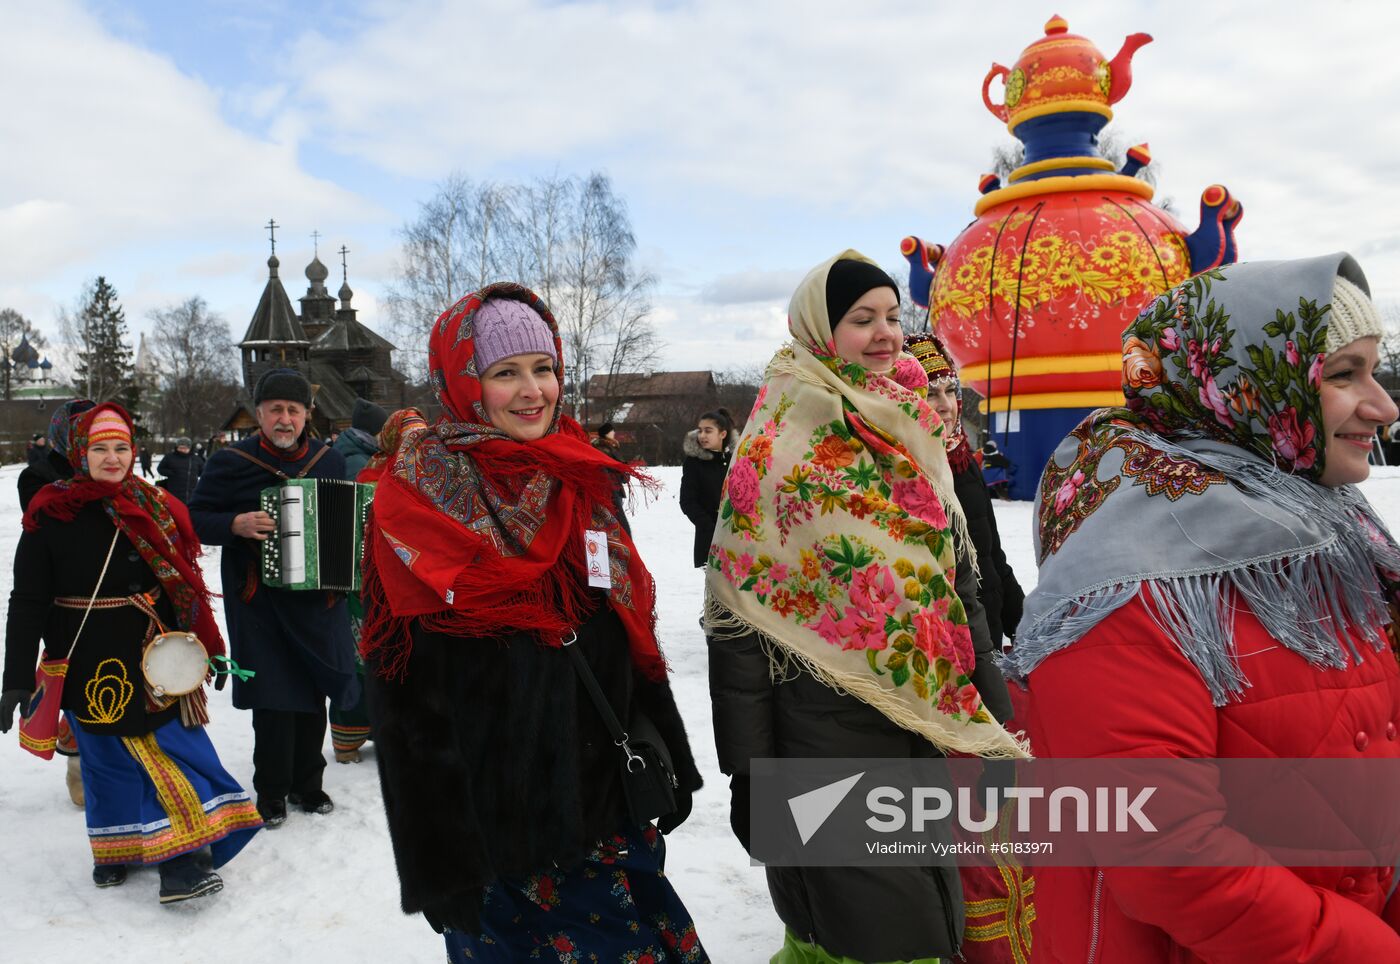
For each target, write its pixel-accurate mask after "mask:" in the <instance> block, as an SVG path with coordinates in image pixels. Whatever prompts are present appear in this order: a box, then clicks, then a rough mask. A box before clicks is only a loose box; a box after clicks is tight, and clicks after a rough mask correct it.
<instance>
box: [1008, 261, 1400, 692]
mask: <svg viewBox="0 0 1400 964" xmlns="http://www.w3.org/2000/svg"><path fill="white" fill-rule="evenodd" d="M1339 276H1340V277H1343V278H1346V279H1347V280H1348V281H1351V282H1352V283H1353V284H1356V285H1357V286H1358V287H1360V288H1361V289H1362V290H1363V291H1369V289H1368V287H1367V285H1366V279H1365V276H1364V275H1363V274H1362V273H1361V269H1360V267H1358V265H1357V264H1356V262H1355V261H1354V260H1352V258H1351V257H1350V256H1349V255H1345V254H1333V255H1327V256H1324V257H1320V258H1310V259H1306V260H1301V261H1274V262H1253V263H1246V264H1236V265H1231V266H1229V267H1226V268H1222V269H1217V270H1214V271H1211V272H1208V273H1206V274H1203V275H1200V276H1198V277H1195V278H1192V279H1190V280H1188V281H1185V282H1183V283H1182V284H1180V285H1178V286H1177V287H1175V288H1173V289H1172V290H1170V291H1168V292H1166V293H1165V294H1163V295H1161V296H1160V297H1159V298H1157V299H1156V300H1155V301H1153V302H1152V303H1151V304H1150V305H1148V306H1147V308H1146V309H1144V310H1143V312H1142V313H1141V314H1140V315H1139V316H1138V318H1137V320H1136V321H1134V322H1133V324H1132V325H1130V326H1129V327H1128V329H1127V330H1126V331H1125V332H1124V334H1123V392H1124V394H1125V396H1126V397H1127V406H1126V407H1125V408H1116V409H1102V410H1100V411H1097V412H1094V413H1093V414H1092V415H1090V416H1089V417H1088V418H1086V419H1085V420H1084V421H1083V422H1082V423H1081V424H1080V425H1079V426H1078V427H1077V428H1075V429H1074V431H1072V432H1071V433H1070V434H1069V436H1068V437H1067V438H1066V439H1065V440H1064V441H1063V442H1062V443H1060V446H1059V447H1058V448H1057V449H1056V451H1055V454H1054V456H1053V457H1052V458H1051V460H1050V463H1049V464H1048V465H1047V466H1046V468H1045V474H1044V475H1043V476H1042V477H1041V480H1040V490H1039V493H1038V502H1039V510H1038V512H1039V517H1038V518H1039V525H1038V527H1037V531H1036V553H1037V557H1038V560H1039V562H1040V579H1039V584H1038V586H1037V587H1036V589H1035V591H1034V592H1032V593H1031V594H1030V596H1028V597H1027V599H1026V604H1025V615H1024V617H1023V618H1022V620H1021V625H1020V628H1019V629H1018V631H1017V634H1016V651H1015V652H1014V653H1013V654H1012V656H1011V657H1010V658H1009V660H1008V668H1009V669H1010V670H1011V671H1012V672H1013V673H1014V674H1015V675H1018V676H1024V675H1025V674H1027V673H1029V672H1031V671H1032V670H1033V669H1034V668H1035V667H1036V666H1037V665H1038V664H1039V662H1040V661H1041V660H1042V659H1044V658H1045V657H1046V656H1048V655H1049V654H1051V653H1053V652H1057V651H1058V650H1060V649H1063V648H1064V647H1066V646H1069V645H1071V644H1073V643H1074V642H1075V641H1076V640H1077V639H1079V638H1081V637H1082V636H1083V635H1084V633H1086V632H1088V631H1089V629H1091V628H1092V627H1093V626H1094V625H1095V624H1096V623H1097V622H1098V621H1099V620H1101V619H1102V618H1103V617H1104V616H1106V615H1108V614H1109V613H1111V612H1113V611H1114V610H1115V609H1117V608H1118V607H1119V606H1121V605H1123V604H1125V603H1127V602H1128V601H1130V600H1131V599H1133V598H1134V597H1135V596H1136V595H1137V594H1138V593H1139V591H1142V590H1143V589H1144V588H1146V590H1147V591H1148V592H1149V593H1150V599H1151V601H1152V603H1153V604H1154V606H1155V608H1156V610H1157V612H1158V613H1159V615H1160V616H1161V618H1162V619H1163V621H1164V625H1166V627H1167V628H1168V629H1169V631H1170V633H1171V635H1172V636H1173V637H1174V638H1175V639H1176V640H1177V643H1178V645H1179V646H1180V647H1181V649H1182V652H1183V653H1184V655H1186V656H1187V658H1189V659H1190V660H1191V661H1192V662H1193V663H1194V664H1195V665H1196V667H1197V668H1198V669H1199V670H1200V671H1201V675H1202V678H1203V679H1204V681H1205V683H1206V685H1207V687H1208V688H1209V690H1210V693H1211V696H1212V699H1213V700H1214V701H1215V703H1216V705H1223V704H1224V703H1225V702H1226V701H1227V700H1228V699H1229V698H1230V697H1232V696H1237V695H1238V694H1239V693H1240V692H1241V691H1242V689H1243V687H1245V686H1246V685H1248V680H1246V678H1245V676H1244V673H1243V671H1242V670H1241V669H1240V667H1239V665H1238V663H1237V661H1236V659H1235V651H1234V639H1233V630H1232V626H1233V618H1232V616H1231V614H1232V612H1233V607H1234V605H1235V604H1236V601H1237V600H1243V601H1244V602H1245V603H1247V604H1248V605H1249V607H1250V608H1251V609H1252V610H1253V612H1254V614H1255V616H1257V617H1258V618H1259V619H1260V620H1261V621H1262V622H1263V624H1264V627H1265V628H1266V629H1267V630H1268V631H1269V633H1270V634H1271V635H1272V636H1273V637H1274V638H1275V639H1276V640H1277V641H1278V642H1279V643H1280V644H1281V645H1283V646H1285V647H1287V648H1288V649H1291V650H1293V651H1294V652H1296V653H1298V654H1299V655H1301V656H1303V657H1305V658H1306V659H1308V660H1309V662H1311V663H1313V664H1314V665H1316V666H1319V667H1342V666H1346V665H1347V664H1348V661H1349V659H1354V660H1357V661H1360V660H1361V659H1362V655H1361V653H1360V652H1359V651H1357V649H1356V647H1355V646H1354V645H1353V644H1352V642H1351V639H1350V638H1349V636H1348V635H1347V630H1348V628H1349V629H1350V630H1351V631H1352V632H1354V633H1359V634H1360V635H1361V636H1362V637H1363V638H1364V639H1365V640H1367V641H1368V642H1369V643H1370V644H1371V645H1372V646H1373V647H1374V648H1375V649H1377V650H1379V649H1381V648H1382V646H1384V645H1385V636H1384V633H1383V631H1382V630H1383V627H1384V626H1385V625H1386V624H1387V623H1388V622H1389V619H1390V617H1389V609H1388V606H1389V603H1390V601H1391V599H1392V598H1393V597H1394V591H1393V590H1394V588H1395V584H1396V580H1397V578H1400V577H1397V574H1400V547H1397V546H1396V544H1395V542H1394V540H1393V539H1392V538H1391V537H1390V535H1389V533H1388V532H1387V531H1386V529H1385V526H1384V525H1383V524H1382V523H1381V521H1380V519H1379V518H1378V517H1377V516H1376V514H1375V512H1374V511H1373V510H1372V508H1371V506H1370V505H1369V504H1368V503H1367V502H1366V499H1365V498H1364V497H1363V496H1362V495H1361V494H1360V492H1359V491H1358V490H1356V488H1355V487H1353V486H1349V485H1348V486H1340V487H1337V488H1328V487H1324V486H1322V485H1319V484H1317V482H1316V480H1317V479H1318V478H1319V477H1320V475H1321V473H1322V469H1323V462H1324V456H1325V449H1326V434H1325V432H1324V430H1323V424H1322V403H1321V394H1320V385H1321V373H1322V366H1323V362H1324V360H1325V357H1326V354H1325V350H1326V342H1327V329H1328V312H1329V310H1330V308H1331V302H1332V299H1333V288H1334V286H1335V283H1336V279H1337V278H1338V277H1339Z"/></svg>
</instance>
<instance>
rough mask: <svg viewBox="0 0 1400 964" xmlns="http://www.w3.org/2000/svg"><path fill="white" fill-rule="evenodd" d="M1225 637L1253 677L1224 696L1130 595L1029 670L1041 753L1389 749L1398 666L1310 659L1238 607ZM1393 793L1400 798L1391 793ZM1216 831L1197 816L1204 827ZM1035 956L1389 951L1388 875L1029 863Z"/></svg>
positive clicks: (1373, 659) (1399, 715) (1384, 656)
mask: <svg viewBox="0 0 1400 964" xmlns="http://www.w3.org/2000/svg"><path fill="white" fill-rule="evenodd" d="M1235 638H1236V640H1237V642H1238V652H1240V653H1243V654H1247V655H1244V656H1242V657H1241V658H1240V665H1241V668H1242V669H1243V670H1244V673H1245V676H1246V678H1247V679H1249V681H1250V682H1251V683H1252V684H1253V685H1252V686H1250V687H1247V688H1246V689H1245V691H1244V694H1243V697H1242V698H1241V699H1239V700H1235V701H1231V702H1230V703H1229V704H1228V705H1226V706H1224V707H1219V708H1217V707H1215V706H1214V705H1212V703H1211V701H1210V694H1209V693H1208V692H1207V690H1206V687H1205V683H1204V682H1203V681H1202V679H1201V675H1200V673H1199V672H1198V671H1197V670H1196V668H1195V667H1194V666H1193V665H1192V664H1191V663H1190V662H1189V661H1188V660H1187V659H1186V658H1185V657H1184V656H1182V655H1181V651H1180V650H1179V649H1177V647H1176V645H1175V644H1174V643H1173V642H1172V641H1171V639H1169V638H1168V637H1167V636H1166V635H1165V633H1163V631H1162V630H1161V629H1160V628H1159V627H1158V625H1157V623H1156V622H1154V621H1153V619H1152V618H1151V615H1150V614H1149V612H1148V610H1147V608H1146V605H1145V604H1144V603H1143V602H1142V597H1141V596H1139V597H1138V598H1137V599H1136V600H1134V601H1133V602H1132V603H1130V604H1128V605H1126V606H1124V607H1122V608H1121V609H1119V610H1118V611H1117V612H1115V613H1113V614H1112V615H1111V616H1109V617H1107V618H1106V619H1104V620H1103V621H1102V622H1101V623H1099V624H1098V625H1097V626H1096V627H1095V628H1094V629H1093V630H1091V631H1090V632H1089V633H1088V634H1086V635H1085V637H1084V638H1083V639H1081V640H1080V641H1079V642H1077V643H1075V644H1074V645H1073V646H1071V647H1069V648H1068V649H1065V650H1063V651H1062V652H1060V653H1057V654H1055V655H1054V656H1051V657H1049V658H1048V659H1046V660H1045V661H1044V662H1043V663H1041V665H1040V666H1038V667H1037V668H1036V669H1035V671H1034V672H1032V673H1031V674H1030V678H1029V685H1030V696H1031V699H1030V704H1031V719H1030V730H1031V736H1032V746H1034V748H1035V752H1036V755H1037V756H1041V757H1078V758H1092V757H1206V758H1209V757H1242V758H1256V759H1257V758H1273V757H1285V758H1294V759H1300V758H1309V757H1328V758H1335V757H1340V758H1354V757H1356V756H1358V755H1360V756H1368V757H1397V756H1400V739H1397V729H1396V728H1397V726H1398V725H1400V667H1398V666H1397V663H1396V659H1395V657H1394V656H1393V655H1392V654H1391V653H1390V652H1389V651H1388V650H1387V651H1384V652H1380V653H1376V652H1375V651H1374V650H1372V649H1371V647H1370V646H1369V645H1368V644H1366V643H1364V642H1359V643H1358V648H1359V650H1360V652H1361V653H1363V654H1364V656H1365V662H1363V663H1361V664H1360V665H1354V666H1351V667H1349V668H1347V669H1345V670H1318V669H1315V668H1314V667H1313V666H1311V665H1310V664H1309V663H1308V662H1306V661H1305V660H1304V659H1303V658H1302V657H1301V656H1298V655H1296V654H1294V653H1292V652H1290V651H1289V650H1287V649H1284V648H1283V647H1282V646H1280V645H1278V644H1277V643H1276V642H1275V641H1274V640H1273V638H1272V637H1270V636H1269V635H1268V633H1267V632H1266V631H1265V630H1264V627H1263V626H1262V625H1261V624H1260V623H1259V621H1258V619H1256V618H1255V616H1254V614H1253V613H1252V612H1250V611H1249V610H1248V609H1247V608H1246V607H1244V606H1243V605H1242V604H1240V605H1238V606H1237V609H1236V618H1235ZM1397 803H1400V802H1397ZM1228 832H1230V831H1227V830H1223V829H1220V828H1218V827H1216V828H1207V829H1203V830H1201V831H1200V833H1201V834H1202V836H1204V835H1205V834H1207V833H1228ZM1035 875H1036V895H1035V900H1036V910H1037V917H1036V923H1035V936H1034V951H1035V961H1036V962H1037V964H1040V962H1051V961H1053V962H1076V964H1081V962H1089V964H1157V962H1161V964H1189V962H1198V961H1212V962H1216V961H1219V962H1224V961H1231V962H1236V961H1248V962H1256V961H1258V962H1272V961H1290V962H1294V961H1296V962H1304V961H1312V962H1323V961H1328V962H1373V961H1374V962H1380V961H1400V934H1397V933H1396V929H1395V927H1394V926H1393V925H1394V923H1395V922H1396V921H1397V919H1400V915H1397V914H1396V903H1397V902H1392V905H1391V906H1390V907H1385V902H1386V896H1387V894H1388V893H1389V889H1390V881H1391V876H1392V874H1391V871H1390V870H1389V869H1385V870H1379V871H1378V870H1377V869H1375V868H1371V867H1358V868H1347V867H1319V868H1286V867H1221V868H1214V867H1168V868H1153V867H1137V868H1113V867H1108V868H1103V869H1101V870H1094V869H1081V868H1058V867H1057V868H1049V867H1045V868H1039V869H1037V870H1036V872H1035Z"/></svg>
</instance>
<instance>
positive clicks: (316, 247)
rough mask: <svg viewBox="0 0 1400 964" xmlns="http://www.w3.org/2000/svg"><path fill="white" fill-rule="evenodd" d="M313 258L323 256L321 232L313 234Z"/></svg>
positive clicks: (313, 232)
mask: <svg viewBox="0 0 1400 964" xmlns="http://www.w3.org/2000/svg"><path fill="white" fill-rule="evenodd" d="M311 256H312V257H313V258H319V257H320V256H321V232H320V231H312V232H311Z"/></svg>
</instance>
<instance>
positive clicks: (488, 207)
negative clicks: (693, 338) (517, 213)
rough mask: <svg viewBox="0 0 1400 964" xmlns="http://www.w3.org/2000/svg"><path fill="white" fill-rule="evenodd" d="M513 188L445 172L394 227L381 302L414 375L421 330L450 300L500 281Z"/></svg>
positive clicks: (420, 360)
mask: <svg viewBox="0 0 1400 964" xmlns="http://www.w3.org/2000/svg"><path fill="white" fill-rule="evenodd" d="M511 193H512V189H511V188H509V187H505V186H502V185H498V184H492V183H489V182H488V183H482V184H476V183H473V182H472V181H471V180H470V179H468V178H467V177H465V176H463V175H461V174H452V175H450V176H449V177H448V178H447V179H446V180H444V181H443V182H442V183H440V184H439V185H438V186H437V189H436V191H435V192H434V193H433V196H432V197H431V198H429V199H428V200H427V201H424V202H422V203H420V204H419V206H418V217H417V218H416V219H415V220H413V221H411V222H409V223H407V224H405V225H404V226H403V229H402V231H401V237H402V239H403V251H402V256H401V259H400V263H399V276H398V280H397V281H396V282H395V283H394V284H393V285H392V286H391V287H390V289H389V291H388V294H387V297H386V302H387V305H388V312H389V318H390V324H391V333H392V335H393V337H394V341H395V342H396V345H397V347H398V349H399V351H400V352H401V353H402V354H401V355H400V357H401V358H405V359H407V360H408V362H409V365H410V368H411V371H412V374H413V375H415V376H416V377H417V379H418V380H419V381H422V380H424V379H425V378H426V375H427V359H428V332H429V331H430V329H431V328H432V324H433V321H434V320H435V319H436V318H437V316H438V315H440V314H441V313H442V312H443V311H445V310H446V309H447V308H449V307H451V306H452V304H453V303H454V302H456V301H457V299H459V298H461V297H462V296H463V295H466V294H469V293H471V292H472V291H475V290H476V289H477V288H480V287H481V286H483V285H486V284H489V283H491V282H492V281H496V280H499V278H500V276H501V275H502V274H503V270H502V269H503V268H504V267H505V265H506V263H507V262H506V261H505V259H504V255H505V253H506V251H507V249H508V248H509V247H510V246H511V244H512V239H511V235H512V234H513V233H514V232H513V231H512V225H511V222H512V219H513V211H512V203H511V201H512V199H511Z"/></svg>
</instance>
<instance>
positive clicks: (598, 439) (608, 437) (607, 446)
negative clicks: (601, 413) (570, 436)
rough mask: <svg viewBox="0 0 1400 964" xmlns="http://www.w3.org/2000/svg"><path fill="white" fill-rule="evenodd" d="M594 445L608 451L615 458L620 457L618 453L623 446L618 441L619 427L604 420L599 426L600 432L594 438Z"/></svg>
mask: <svg viewBox="0 0 1400 964" xmlns="http://www.w3.org/2000/svg"><path fill="white" fill-rule="evenodd" d="M593 447H594V448H595V449H599V450H600V451H603V452H607V453H608V454H609V455H611V456H612V457H613V458H617V457H618V454H617V453H618V451H619V450H620V449H621V448H622V446H621V445H620V444H619V443H618V441H617V429H616V428H615V427H614V426H613V423H612V422H604V423H603V424H602V425H599V426H598V434H597V435H595V436H594V438H593Z"/></svg>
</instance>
